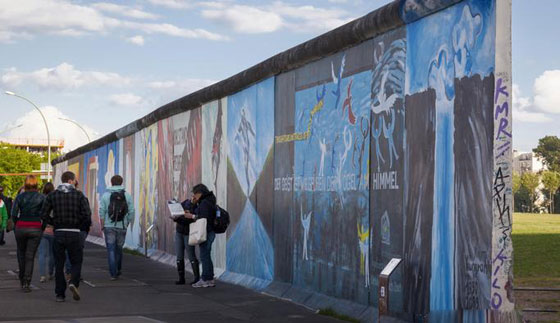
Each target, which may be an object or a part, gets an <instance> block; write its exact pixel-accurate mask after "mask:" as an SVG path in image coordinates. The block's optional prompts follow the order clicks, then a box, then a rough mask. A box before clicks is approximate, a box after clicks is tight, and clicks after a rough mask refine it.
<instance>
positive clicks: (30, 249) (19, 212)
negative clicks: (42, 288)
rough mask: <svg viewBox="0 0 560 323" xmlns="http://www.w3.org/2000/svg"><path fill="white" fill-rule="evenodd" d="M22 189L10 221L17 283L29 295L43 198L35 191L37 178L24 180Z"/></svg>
mask: <svg viewBox="0 0 560 323" xmlns="http://www.w3.org/2000/svg"><path fill="white" fill-rule="evenodd" d="M24 187H25V192H23V193H21V194H19V195H18V196H17V197H16V200H15V202H14V206H13V209H12V219H13V221H14V224H15V236H16V242H17V258H18V264H19V281H20V283H21V288H22V289H23V291H24V292H27V293H29V292H31V288H30V286H29V285H30V283H31V276H32V275H33V263H34V262H35V254H36V253H37V248H39V243H40V242H41V236H42V235H43V228H44V227H43V223H42V222H41V209H42V207H43V202H44V200H45V197H44V195H43V194H41V193H39V192H38V191H37V189H38V183H37V178H36V177H35V176H33V175H29V176H27V177H26V178H25V186H24Z"/></svg>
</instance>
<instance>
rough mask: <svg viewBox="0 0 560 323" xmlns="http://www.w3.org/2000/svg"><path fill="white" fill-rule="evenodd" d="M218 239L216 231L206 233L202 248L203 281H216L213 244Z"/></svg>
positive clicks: (200, 246)
mask: <svg viewBox="0 0 560 323" xmlns="http://www.w3.org/2000/svg"><path fill="white" fill-rule="evenodd" d="M214 238H216V234H215V233H214V231H208V232H207V233H206V241H205V242H203V243H201V244H200V245H198V246H199V248H200V262H202V279H203V280H212V279H214V264H213V263H212V257H211V253H212V243H213V242H214Z"/></svg>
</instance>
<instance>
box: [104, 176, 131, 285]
mask: <svg viewBox="0 0 560 323" xmlns="http://www.w3.org/2000/svg"><path fill="white" fill-rule="evenodd" d="M111 185H112V186H111V187H109V188H107V191H106V192H105V193H104V194H103V196H102V197H101V202H100V205H99V217H100V218H101V226H102V227H103V233H104V234H105V244H106V245H107V256H108V260H109V273H110V274H111V280H116V279H117V278H118V277H119V276H120V275H121V269H122V254H123V245H124V241H125V238H126V229H127V227H128V224H129V223H130V222H131V221H132V219H133V218H134V203H133V200H132V196H131V195H130V194H129V193H128V192H126V191H125V190H124V187H123V178H122V177H121V176H120V175H115V176H113V177H111Z"/></svg>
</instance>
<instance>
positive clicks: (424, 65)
mask: <svg viewBox="0 0 560 323" xmlns="http://www.w3.org/2000/svg"><path fill="white" fill-rule="evenodd" d="M493 12H494V10H493V8H492V2H491V1H482V0H469V1H467V2H465V3H461V4H459V5H455V6H453V7H450V8H448V9H446V10H444V11H442V12H438V13H437V14H436V15H432V16H430V17H427V18H425V19H422V20H419V21H417V22H414V23H412V24H410V25H408V26H407V35H408V38H407V39H408V50H407V56H408V57H413V58H414V59H408V60H407V73H409V77H407V84H406V90H405V91H406V94H412V93H416V92H420V91H423V90H425V89H427V88H428V79H429V74H430V69H431V67H432V63H436V64H440V63H443V64H446V65H447V68H446V70H447V73H446V78H445V80H443V81H444V83H445V86H446V87H447V89H448V90H449V89H450V88H452V87H453V81H454V78H461V77H463V76H469V75H472V74H480V75H482V76H486V75H488V73H489V72H492V71H493V69H494V57H493V56H491V55H489V54H491V53H493V52H494V46H495V45H494V43H495V40H494V37H493V35H494V29H495V17H494V14H493ZM450 26H451V27H450ZM424 35H430V37H424ZM442 52H443V53H445V54H442ZM451 91H452V90H451ZM448 95H451V96H453V95H454V94H451V93H449V91H448Z"/></svg>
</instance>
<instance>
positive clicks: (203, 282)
mask: <svg viewBox="0 0 560 323" xmlns="http://www.w3.org/2000/svg"><path fill="white" fill-rule="evenodd" d="M191 286H192V287H194V288H206V287H214V286H216V283H214V280H204V279H201V280H199V281H197V282H196V283H194V284H192V285H191Z"/></svg>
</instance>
